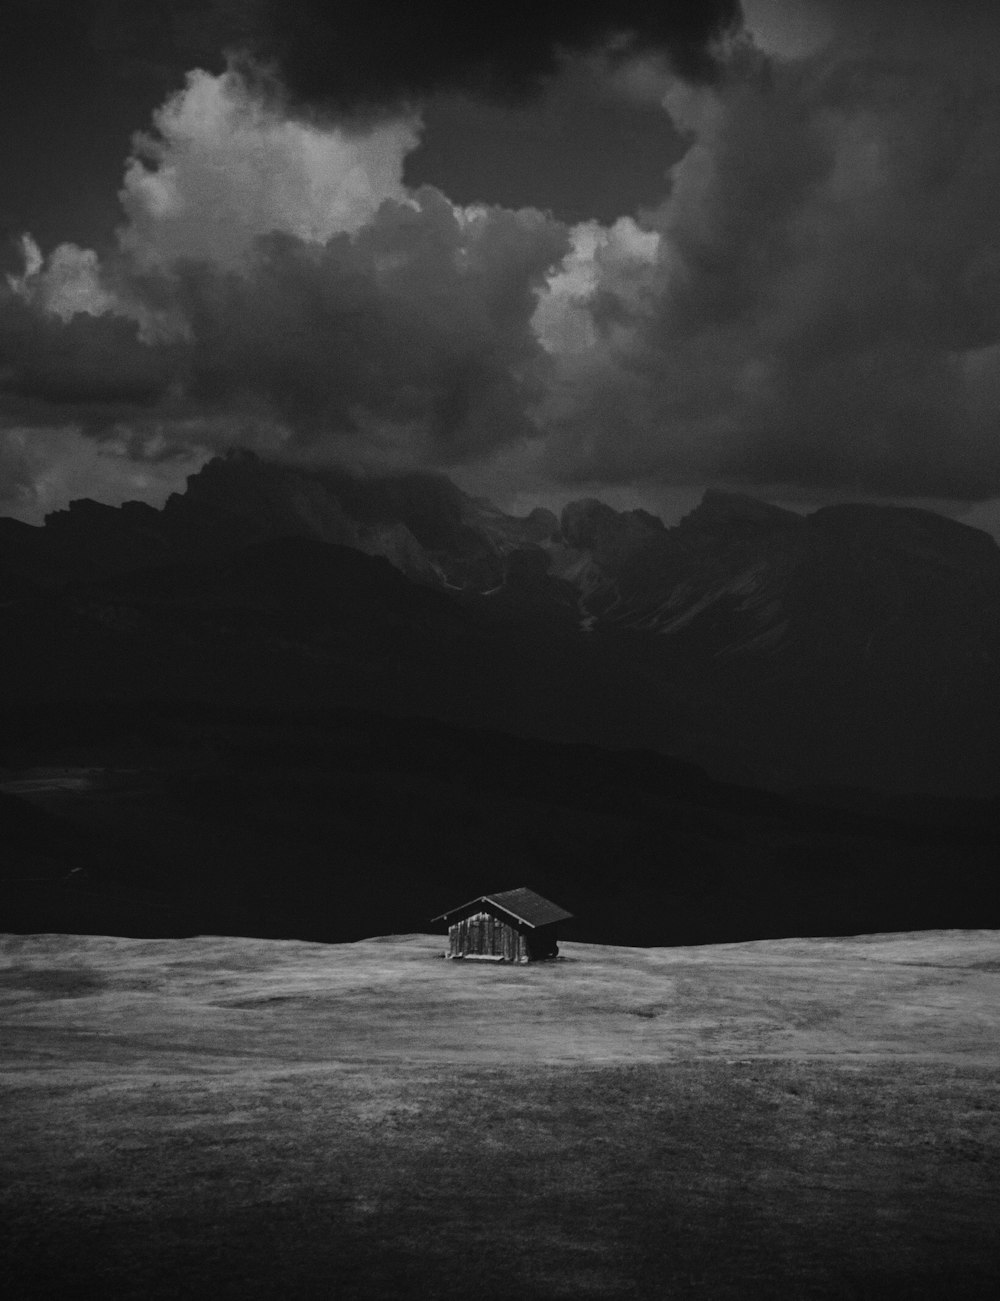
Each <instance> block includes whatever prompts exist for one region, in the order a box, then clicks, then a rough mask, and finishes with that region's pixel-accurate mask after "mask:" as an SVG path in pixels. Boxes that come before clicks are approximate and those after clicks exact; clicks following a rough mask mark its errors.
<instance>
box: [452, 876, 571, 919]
mask: <svg viewBox="0 0 1000 1301" xmlns="http://www.w3.org/2000/svg"><path fill="white" fill-rule="evenodd" d="M482 903H491V904H493V906H494V907H495V908H499V909H500V911H501V912H505V913H509V914H510V916H511V917H513V918H514V919H515V920H516V921H519V922H523V923H524V925H525V926H531V927H532V928H534V927H536V926H551V925H552V923H553V922H562V921H566V919H567V918H569V917H572V916H573V914H572V913H568V912H567V911H566V909H565V908H560V907H559V905H558V904H557V903H552V902H551V900H549V899H543V898H542V896H541V895H540V894H535V892H534V890H528V889H526V888H525V887H524V886H521V887H520V889H518V890H501V891H500V892H499V893H498V894H480V895H477V896H476V898H475V899H470V900H469V901H468V903H463V904H459V906H458V907H457V908H449V910H448V911H447V912H445V913H441V914H440V916H438V917H433V918H431V920H432V921H435V922H444V921H447V920H448V919H449V918H450V917H454V916H455V914H456V913H460V912H464V911H465V910H466V909H467V908H473V907H475V906H476V904H482Z"/></svg>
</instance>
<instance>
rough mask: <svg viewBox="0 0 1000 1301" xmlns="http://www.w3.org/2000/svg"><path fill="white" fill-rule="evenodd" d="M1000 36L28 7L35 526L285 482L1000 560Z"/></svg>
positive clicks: (21, 331)
mask: <svg viewBox="0 0 1000 1301" xmlns="http://www.w3.org/2000/svg"><path fill="white" fill-rule="evenodd" d="M998 36H1000V12H998V10H997V7H996V6H994V5H993V4H990V3H986V0H982V2H981V3H980V2H979V0H964V2H963V3H956V4H955V5H951V6H944V5H942V4H941V3H939V2H938V3H934V4H931V3H929V2H924V0H880V3H879V4H878V5H877V6H876V5H872V4H870V3H863V2H862V0H743V3H742V5H740V4H739V3H738V2H737V0H675V3H670V2H669V0H657V2H653V0H620V2H618V3H614V2H609V3H598V2H593V3H590V2H588V0H579V2H578V3H576V4H573V5H568V4H561V3H552V4H549V3H544V2H543V0H533V3H522V2H521V0H509V2H508V3H506V4H505V5H503V6H502V7H497V8H495V9H490V8H488V7H487V8H482V7H473V6H468V5H461V4H457V3H453V2H444V3H426V4H414V3H413V2H412V0H409V2H408V3H407V2H404V0H386V2H381V3H380V2H379V0H368V2H367V3H365V4H361V3H357V2H356V0H340V2H339V3H338V2H335V0H334V2H328V3H323V2H322V0H299V2H296V0H174V2H173V3H171V2H170V0H77V2H76V3H73V4H65V3H57V2H56V0H6V3H5V5H4V6H3V9H2V16H0V176H2V184H0V513H3V514H9V515H14V516H16V517H18V518H21V519H24V520H26V521H28V522H31V523H37V522H40V521H41V520H42V518H43V517H44V515H45V514H46V513H47V512H49V511H51V510H53V509H58V508H60V507H62V506H65V504H66V503H67V502H68V501H69V500H71V499H73V498H75V497H80V496H91V497H94V498H96V499H97V500H102V501H107V502H110V503H112V504H116V503H118V502H121V501H123V500H127V499H130V498H141V499H144V500H148V501H151V502H153V503H154V504H158V503H160V502H162V501H163V500H164V498H165V497H166V495H167V494H168V493H169V492H171V491H176V490H178V489H180V488H182V487H183V484H184V480H185V477H186V476H187V475H188V474H190V473H192V472H193V471H194V470H196V469H197V468H198V467H199V466H200V465H201V464H203V463H204V461H205V460H206V459H207V458H208V457H210V456H212V455H216V454H219V453H222V452H225V451H226V450H228V449H230V448H238V447H246V448H251V449H254V450H256V451H258V452H260V453H261V454H264V455H268V456H273V457H276V458H278V459H281V460H284V461H287V462H291V463H295V464H303V465H309V464H320V465H322V464H331V463H336V464H346V465H348V466H352V467H355V468H357V469H358V470H359V471H364V472H379V471H383V470H391V469H397V468H413V467H418V468H426V469H430V470H437V471H443V472H444V473H447V474H449V475H451V477H452V478H454V479H455V480H456V482H458V483H459V484H460V485H461V486H463V487H464V488H466V489H467V490H468V491H471V492H473V493H476V494H478V495H485V496H489V497H491V498H493V499H494V500H495V501H497V502H498V503H499V504H501V505H505V506H507V507H508V508H512V509H527V508H530V507H531V506H533V505H535V504H539V503H544V504H550V505H555V506H558V505H559V504H561V503H562V502H565V501H566V500H569V499H571V498H573V497H581V496H599V497H603V498H604V499H605V500H607V501H609V502H611V503H612V504H614V505H617V506H619V507H623V506H627V505H641V506H644V507H646V508H647V509H652V510H656V511H658V512H659V513H661V514H664V515H665V516H666V517H667V518H671V517H676V515H677V514H678V513H679V512H681V511H682V510H684V509H687V508H689V507H690V505H692V504H693V503H694V502H695V501H696V500H697V499H698V498H699V497H700V495H701V492H702V491H703V490H704V488H705V487H707V486H715V487H724V488H728V489H731V490H734V491H740V492H746V493H750V494H752V495H756V496H759V497H763V498H767V499H768V500H772V501H778V502H781V503H783V504H788V505H792V506H798V507H800V508H809V507H811V506H814V505H818V504H822V503H826V502H832V501H845V500H871V501H886V502H901V503H913V504H918V505H930V506H932V507H933V508H935V509H940V510H944V511H947V512H948V513H951V514H954V515H956V516H958V517H960V518H965V519H968V520H969V521H970V522H974V523H977V524H979V525H981V526H983V527H988V528H990V529H992V530H994V531H996V529H997V527H998V525H1000V505H998V501H1000V438H998V433H1000V430H998V409H1000V220H998V218H1000V212H998V196H1000V78H997V76H996V71H995V58H994V51H995V49H996V44H997V38H998Z"/></svg>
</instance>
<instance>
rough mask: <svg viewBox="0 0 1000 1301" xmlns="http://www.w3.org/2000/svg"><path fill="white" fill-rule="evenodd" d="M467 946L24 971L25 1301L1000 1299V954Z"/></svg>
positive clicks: (15, 962) (213, 956) (71, 948)
mask: <svg viewBox="0 0 1000 1301" xmlns="http://www.w3.org/2000/svg"><path fill="white" fill-rule="evenodd" d="M443 946H444V941H443V940H442V939H441V938H438V937H432V936H396V937H389V938H385V939H379V940H367V941H364V942H362V943H359V944H350V945H332V946H325V945H317V944H301V943H295V942H279V941H258V940H241V939H218V938H211V937H202V938H199V939H195V940H141V941H140V940H127V939H111V938H103V937H70V936H9V937H6V938H5V939H3V941H2V944H0V1009H2V1015H0V1024H2V1063H3V1073H2V1079H0V1089H2V1102H0V1105H2V1125H3V1132H2V1134H0V1173H2V1181H3V1183H2V1193H0V1218H2V1222H3V1224H4V1226H5V1230H4V1246H3V1257H2V1267H3V1277H4V1278H5V1279H8V1280H10V1283H11V1285H12V1287H11V1288H8V1289H7V1290H8V1294H9V1295H13V1296H17V1297H33V1296H38V1297H42V1296H51V1295H57V1294H58V1295H60V1296H62V1297H66V1296H81V1297H82V1296H85V1295H88V1296H92V1295H95V1294H98V1295H103V1296H107V1297H115V1298H117V1297H135V1298H139V1297H173V1296H181V1295H183V1296H215V1297H230V1296H231V1297H236V1296H239V1297H243V1298H245V1297H270V1296H288V1297H296V1298H297V1297H335V1298H341V1297H347V1298H354V1297H356V1298H362V1297H382V1296H385V1297H456V1298H457V1297H460V1296H461V1297H466V1296H469V1295H470V1294H471V1295H475V1296H479V1297H497V1298H499V1297H501V1296H503V1297H509V1296H511V1295H519V1296H527V1297H567V1298H570V1297H577V1296H600V1297H618V1296H621V1297H636V1296H637V1297H651V1298H652V1297H675V1296H685V1297H686V1296H691V1297H713V1298H714V1297H722V1298H730V1297H731V1298H743V1297H776V1298H778V1297H781V1298H784V1297H789V1298H791V1297H795V1298H798V1297H831V1298H832V1297H872V1298H882V1297H898V1298H902V1297H907V1298H910V1297H942V1298H944V1297H955V1298H961V1297H978V1296H983V1297H986V1296H993V1295H994V1294H995V1292H996V1289H997V1285H998V1283H1000V1250H998V1241H997V1239H998V1231H997V1227H996V1226H997V1225H998V1224H1000V1179H998V1175H997V1170H998V1169H1000V1072H998V1069H997V1068H998V1065H1000V1048H998V1042H1000V1038H998V1031H1000V1024H998V1023H1000V997H998V995H1000V935H998V934H997V933H993V932H961V933H958V932H952V933H933V934H932V933H928V934H919V935H911V936H874V937H862V938H857V939H849V940H839V939H838V940H782V941H767V942H760V943H753V944H738V945H723V946H712V947H703V948H687V949H682V948H678V949H649V950H647V949H624V948H611V947H602V946H597V945H580V944H565V945H563V946H562V953H563V955H564V957H563V960H560V961H558V962H556V963H551V964H542V965H538V966H534V967H530V966H529V967H498V966H493V965H475V966H469V965H466V964H462V963H452V962H445V961H443V960H440V958H439V955H440V954H441V953H442V952H443Z"/></svg>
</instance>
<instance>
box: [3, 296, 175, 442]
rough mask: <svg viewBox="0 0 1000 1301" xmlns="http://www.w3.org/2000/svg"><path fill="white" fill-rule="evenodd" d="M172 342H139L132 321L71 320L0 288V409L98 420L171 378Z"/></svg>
mask: <svg viewBox="0 0 1000 1301" xmlns="http://www.w3.org/2000/svg"><path fill="white" fill-rule="evenodd" d="M175 362H176V355H175V350H174V349H172V348H169V347H150V346H148V345H146V344H144V343H142V342H141V340H140V338H139V327H138V326H137V324H136V322H135V321H130V320H125V319H123V318H122V317H120V316H96V317H95V316H90V315H87V314H84V313H79V314H77V315H75V316H73V317H72V318H71V319H70V320H67V321H64V320H61V319H60V318H59V317H58V316H54V315H51V314H49V313H45V312H41V311H39V310H37V308H36V307H35V306H33V305H32V304H30V303H26V302H24V301H22V300H21V299H20V298H18V297H17V296H16V295H13V294H7V295H2V294H0V414H2V415H4V416H5V417H6V418H7V419H9V420H17V419H19V418H29V417H30V418H32V419H34V420H38V421H44V420H45V419H58V418H69V419H76V420H79V421H81V422H82V423H87V424H89V423H92V422H96V423H97V424H98V425H104V424H106V423H107V422H108V421H109V420H111V419H115V418H118V417H121V416H123V415H127V414H130V413H133V412H134V411H135V410H136V409H140V410H141V409H148V408H151V407H153V406H155V405H157V404H158V403H160V402H161V400H162V399H163V396H164V393H165V391H166V389H167V387H168V385H169V383H170V382H171V377H172V372H173V369H174V363H175Z"/></svg>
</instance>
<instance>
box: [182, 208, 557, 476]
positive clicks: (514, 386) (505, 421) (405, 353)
mask: <svg viewBox="0 0 1000 1301" xmlns="http://www.w3.org/2000/svg"><path fill="white" fill-rule="evenodd" d="M566 247H567V236H566V231H565V228H564V227H563V226H561V225H560V224H559V223H557V222H553V221H551V220H550V219H547V218H546V217H544V216H543V215H542V214H540V213H537V212H533V211H530V210H524V211H521V212H510V211H507V210H504V209H493V210H487V209H483V210H479V211H477V212H476V213H475V214H473V215H472V216H470V217H462V216H460V215H459V214H457V213H456V211H455V210H454V209H453V207H452V205H451V204H450V203H449V202H448V201H447V200H446V199H445V198H444V197H443V196H442V195H440V194H439V193H438V192H437V191H434V190H430V189H425V190H422V191H419V192H417V194H416V195H415V196H414V202H413V204H400V203H392V202H386V203H384V204H383V205H382V206H381V208H380V209H379V211H378V213H377V214H376V216H375V217H374V219H373V220H372V221H371V222H370V223H369V224H368V225H367V226H365V227H363V228H362V229H361V230H360V231H359V232H358V233H357V234H356V235H355V236H354V237H353V238H351V237H348V236H347V235H340V236H336V237H334V238H332V239H330V240H328V241H327V242H326V244H324V245H316V244H308V243H306V242H304V241H302V240H299V239H296V238H294V237H292V236H287V235H274V236H270V237H266V238H264V239H262V240H260V241H259V243H258V245H257V248H256V254H255V257H254V258H253V260H252V262H251V263H250V264H249V265H248V266H247V268H246V269H245V270H244V271H242V272H241V273H238V274H233V273H226V272H223V271H221V270H219V269H218V268H214V267H212V266H211V265H209V264H200V265H194V266H190V267H188V268H186V269H182V270H181V271H180V281H179V284H180V288H179V301H180V304H181V309H182V312H183V316H184V319H185V321H186V322H187V323H188V328H189V330H190V340H191V342H190V345H189V349H190V367H191V387H190V397H191V399H192V400H193V401H194V402H195V403H196V404H199V405H201V406H204V407H205V408H207V409H209V410H245V411H256V412H258V413H260V414H266V415H268V416H271V417H273V418H275V419H277V420H279V421H281V422H282V423H283V424H284V425H285V426H287V427H288V428H289V429H291V430H292V431H294V437H295V439H296V440H298V441H302V442H305V443H310V442H314V443H325V444H326V445H327V447H329V446H330V445H331V443H335V442H336V439H337V437H338V435H343V434H345V433H352V432H354V431H356V430H357V429H358V428H359V427H361V428H366V427H370V426H375V428H374V429H373V430H372V432H373V434H374V433H377V432H378V431H384V430H386V429H387V428H389V427H397V428H401V429H407V430H410V433H409V439H410V441H411V442H412V443H413V444H414V447H413V450H414V451H416V450H417V449H418V448H419V447H420V443H421V440H422V439H426V440H427V454H428V455H429V456H431V457H433V458H435V459H436V460H438V461H440V462H441V463H444V464H449V463H453V462H456V461H462V460H466V459H470V458H474V457H475V456H476V455H477V454H483V453H485V452H489V451H492V450H494V449H495V448H497V447H498V446H501V445H502V444H503V443H505V442H509V441H513V440H516V439H518V438H521V437H523V436H525V435H526V434H530V433H532V432H534V431H533V429H532V426H531V424H530V421H529V418H528V416H527V414H526V410H527V407H528V406H529V404H530V403H531V401H532V399H533V398H535V397H537V396H538V394H539V383H540V378H541V376H540V368H541V366H542V365H543V363H544V361H545V355H544V353H543V352H542V349H541V348H540V347H539V345H538V342H537V340H536V338H535V336H534V334H533V332H532V330H531V317H532V314H533V312H534V308H535V304H536V297H537V292H538V290H539V289H540V288H541V286H542V284H543V281H544V277H545V274H546V271H547V270H548V268H549V267H550V266H551V265H552V264H553V263H555V262H558V260H559V258H560V257H561V256H562V255H563V253H564V252H565V250H566ZM414 430H416V431H417V432H413V431H414Z"/></svg>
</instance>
